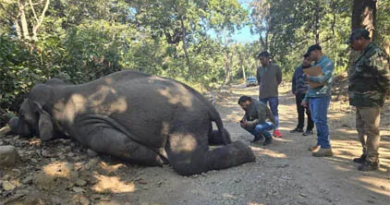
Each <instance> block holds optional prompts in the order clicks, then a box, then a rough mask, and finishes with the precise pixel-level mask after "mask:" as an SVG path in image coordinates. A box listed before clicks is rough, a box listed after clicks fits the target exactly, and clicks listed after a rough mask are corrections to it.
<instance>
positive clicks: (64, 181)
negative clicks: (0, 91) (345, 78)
mask: <svg viewBox="0 0 390 205" xmlns="http://www.w3.org/2000/svg"><path fill="white" fill-rule="evenodd" d="M243 94H245V95H251V96H253V97H256V96H257V88H244V87H234V88H232V89H231V91H230V93H224V94H223V95H222V98H221V99H220V100H219V102H218V105H217V108H218V110H219V111H220V113H221V115H222V116H223V121H224V124H225V127H226V128H227V129H228V130H229V131H230V133H231V135H232V138H233V139H234V140H242V141H244V142H245V143H247V144H250V143H249V141H250V140H252V136H250V134H248V133H246V132H245V131H244V130H242V129H241V128H240V127H239V125H238V123H237V122H238V121H239V119H240V118H241V117H242V115H243V112H242V110H241V109H240V108H239V107H238V105H237V99H238V97H239V96H241V95H243ZM280 104H281V105H280V108H279V109H280V111H279V112H280V122H281V123H280V124H281V126H280V129H281V132H282V134H283V135H284V138H283V139H275V140H274V143H273V144H272V145H271V146H269V147H266V148H263V147H262V146H253V145H251V147H252V150H253V152H254V153H255V155H256V156H257V160H256V162H255V163H250V164H245V165H242V166H239V167H235V168H231V169H227V170H221V171H211V172H208V173H206V174H202V175H197V176H192V177H181V176H179V175H177V174H176V173H175V172H173V171H172V169H171V168H170V167H169V166H165V167H163V168H156V167H138V166H133V165H126V164H122V163H121V162H118V161H113V160H110V159H106V158H100V157H97V158H91V157H87V154H86V151H85V150H84V149H82V148H80V147H78V145H77V144H74V143H71V142H70V141H67V140H60V141H56V142H50V143H49V144H48V145H46V146H42V145H41V144H40V142H39V141H37V140H25V139H20V138H18V137H5V138H3V139H1V138H0V140H1V142H0V143H3V144H14V145H15V146H17V147H18V148H19V149H21V154H22V159H23V160H24V163H22V164H21V165H19V166H18V167H17V168H16V169H13V170H6V171H2V172H0V177H1V180H2V183H4V182H5V181H7V182H11V183H13V184H15V185H16V187H15V188H14V189H12V190H11V191H8V192H6V191H4V190H3V191H1V192H0V201H2V202H5V201H6V200H9V201H10V204H121V205H122V204H142V205H151V204H167V205H168V204H189V205H192V204H194V205H198V204H199V205H203V204H205V205H208V204H238V205H241V204H242V205H260V204H264V205H265V204H267V205H279V204H280V205H293V204H296V205H298V204H299V205H302V204H306V205H313V204H316V205H328V204H334V205H365V204H377V205H382V204H383V205H385V204H389V203H390V167H389V166H390V130H389V128H390V111H389V109H387V110H386V112H385V113H384V114H383V115H382V128H383V129H382V130H383V131H382V135H383V137H382V143H381V149H380V154H381V156H380V157H381V158H380V160H381V164H382V167H381V169H380V170H379V171H377V172H369V173H362V172H358V171H357V170H356V168H357V165H356V164H354V163H353V162H352V161H351V160H352V158H353V157H358V156H360V154H361V147H360V144H359V143H358V141H357V139H356V132H355V129H354V126H355V125H354V113H353V111H352V110H351V109H350V108H349V107H348V106H347V102H345V101H343V99H341V100H340V101H337V102H332V103H331V108H330V114H329V118H330V129H331V138H332V146H333V149H334V153H335V156H334V157H331V158H314V157H312V156H311V153H310V152H309V151H307V147H308V146H309V145H312V144H313V143H314V142H315V140H314V137H313V136H311V137H304V136H302V135H300V134H289V132H288V131H289V130H291V129H293V128H294V127H295V125H296V124H295V123H296V109H295V102H294V98H293V96H292V95H291V94H289V91H288V88H287V87H286V88H285V89H282V91H281V97H280ZM388 104H389V103H388ZM36 150H40V151H39V154H36V153H38V151H36ZM69 153H73V154H69ZM64 155H65V157H64ZM64 170H68V171H64ZM42 172H45V173H46V175H44V176H43V177H39V173H42ZM48 173H51V174H48ZM60 173H61V174H60ZM64 173H65V174H64ZM37 175H38V176H37ZM48 175H50V176H48ZM29 177H30V178H29ZM50 177H51V178H53V179H52V181H50V179H51V178H50ZM42 178H43V179H42ZM48 178H49V179H48ZM18 194H19V195H18ZM15 196H18V197H15ZM11 197H14V199H12V200H10V198H11Z"/></svg>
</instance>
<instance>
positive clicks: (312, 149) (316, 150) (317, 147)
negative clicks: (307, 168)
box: [309, 145, 321, 152]
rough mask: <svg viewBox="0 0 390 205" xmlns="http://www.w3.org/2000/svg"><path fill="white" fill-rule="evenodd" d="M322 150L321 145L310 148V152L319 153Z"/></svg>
mask: <svg viewBox="0 0 390 205" xmlns="http://www.w3.org/2000/svg"><path fill="white" fill-rule="evenodd" d="M320 148H321V146H320V145H314V146H311V147H309V151H312V152H318V150H320Z"/></svg>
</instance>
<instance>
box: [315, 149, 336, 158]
mask: <svg viewBox="0 0 390 205" xmlns="http://www.w3.org/2000/svg"><path fill="white" fill-rule="evenodd" d="M331 156H333V152H332V148H329V149H324V148H321V149H320V150H318V152H314V153H313V157H331Z"/></svg>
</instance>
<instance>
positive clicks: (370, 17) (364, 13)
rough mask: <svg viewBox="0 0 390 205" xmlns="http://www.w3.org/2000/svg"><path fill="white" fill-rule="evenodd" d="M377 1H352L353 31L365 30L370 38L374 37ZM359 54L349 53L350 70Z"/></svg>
mask: <svg viewBox="0 0 390 205" xmlns="http://www.w3.org/2000/svg"><path fill="white" fill-rule="evenodd" d="M376 10H377V1H376V0H354V1H353V7H352V25H351V29H352V31H354V30H355V29H358V28H366V29H367V30H368V31H369V32H370V37H371V38H373V37H374V30H375V19H376ZM358 55H359V53H358V52H355V51H351V54H350V56H349V66H348V68H349V69H351V68H352V66H353V64H354V63H355V60H356V58H357V57H358Z"/></svg>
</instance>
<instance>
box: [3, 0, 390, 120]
mask: <svg viewBox="0 0 390 205" xmlns="http://www.w3.org/2000/svg"><path fill="white" fill-rule="evenodd" d="M389 22H390V1H389V0H378V1H373V0H294V1H291V0H252V1H249V0H247V1H245V0H241V1H239V0H96V1H89V0H1V1H0V94H1V98H0V103H1V111H2V113H3V112H5V111H17V108H18V107H19V105H20V103H21V102H22V100H23V99H24V97H25V95H26V94H27V93H28V92H29V90H30V89H31V88H32V86H34V85H35V84H36V83H37V82H44V81H45V80H47V79H50V78H52V77H59V78H62V79H64V80H65V81H67V82H69V83H84V82H88V81H91V80H94V79H97V78H99V77H101V76H104V75H107V74H110V73H112V72H115V71H119V70H137V71H142V72H146V73H149V74H153V75H159V76H164V77H168V78H173V79H176V80H178V81H181V82H184V83H186V84H189V85H190V86H192V87H194V88H195V89H197V90H198V91H201V92H205V91H207V90H213V89H217V88H219V87H221V86H223V85H227V84H230V83H242V82H244V81H245V79H246V77H247V76H251V75H255V73H256V68H257V67H258V66H259V62H258V61H257V60H256V58H255V56H256V55H257V54H258V53H259V52H260V51H263V50H268V51H269V52H270V53H271V56H272V61H273V62H275V63H277V64H279V65H280V66H281V68H282V70H283V74H284V81H290V80H291V75H292V73H293V72H294V69H295V68H296V67H297V66H298V65H299V64H300V61H301V58H302V54H303V53H304V52H305V50H306V49H307V47H308V46H310V45H312V44H315V43H319V44H320V45H321V46H322V48H323V52H324V53H325V54H326V55H327V56H328V57H329V58H330V59H332V60H333V61H334V62H335V66H336V74H341V73H342V72H344V71H346V70H347V69H348V67H349V66H350V65H351V63H352V62H353V61H354V58H355V57H356V54H355V53H353V52H351V49H350V47H349V45H346V44H344V42H345V41H346V40H347V39H348V38H349V35H350V33H351V31H352V30H353V29H356V28H361V27H364V28H367V29H368V30H369V31H371V34H372V37H373V39H374V41H375V42H376V43H378V44H379V45H380V46H382V47H383V48H384V49H385V50H386V51H387V52H388V53H389V51H390V24H389ZM244 29H246V30H250V36H249V35H248V39H247V40H238V39H237V38H236V36H237V33H240V31H241V30H244ZM241 37H242V36H241ZM249 37H252V38H253V37H254V39H253V40H252V39H249ZM244 38H245V36H244Z"/></svg>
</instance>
